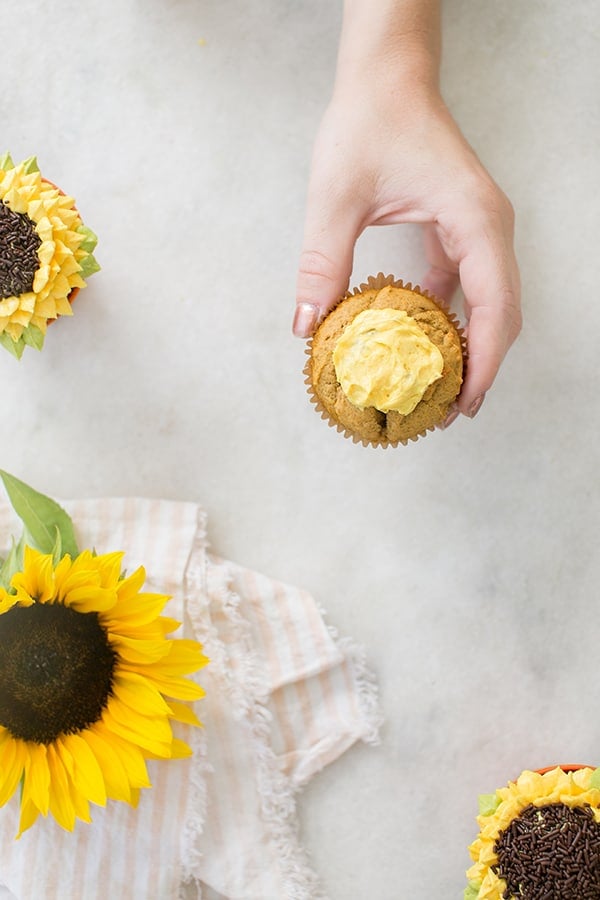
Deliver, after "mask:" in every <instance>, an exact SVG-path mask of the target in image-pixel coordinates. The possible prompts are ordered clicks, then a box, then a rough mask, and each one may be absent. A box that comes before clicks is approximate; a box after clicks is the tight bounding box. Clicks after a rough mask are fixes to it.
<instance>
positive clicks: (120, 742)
mask: <svg viewBox="0 0 600 900" xmlns="http://www.w3.org/2000/svg"><path fill="white" fill-rule="evenodd" d="M90 730H91V731H94V732H95V733H96V734H97V735H98V736H99V737H100V738H101V739H102V740H104V741H105V742H107V743H109V744H110V746H111V747H112V748H113V750H114V751H115V753H116V754H117V756H118V757H119V759H120V760H121V762H122V764H123V768H124V769H125V771H126V773H127V778H128V779H129V783H130V785H131V787H132V790H133V789H137V788H149V787H152V785H151V782H150V779H149V777H148V770H147V768H146V763H145V762H144V756H143V754H142V752H141V750H140V748H139V747H138V746H136V745H135V744H133V743H132V742H131V741H129V740H128V739H127V738H122V737H121V736H120V735H117V734H116V733H115V732H114V731H111V730H110V729H109V728H107V726H106V724H105V723H104V721H102V720H101V721H100V722H97V723H96V724H95V725H92V727H91V729H90Z"/></svg>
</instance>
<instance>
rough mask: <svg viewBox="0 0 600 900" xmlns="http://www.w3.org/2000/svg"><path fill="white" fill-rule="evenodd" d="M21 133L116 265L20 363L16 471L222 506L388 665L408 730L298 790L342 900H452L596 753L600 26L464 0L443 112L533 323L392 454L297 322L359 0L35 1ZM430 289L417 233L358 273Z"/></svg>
mask: <svg viewBox="0 0 600 900" xmlns="http://www.w3.org/2000/svg"><path fill="white" fill-rule="evenodd" d="M3 11H4V12H5V16H4V19H3V21H4V23H5V24H6V23H7V22H10V29H9V30H8V31H6V30H5V35H4V38H5V39H4V41H3V57H4V61H5V67H4V72H5V75H4V82H3V85H4V89H3V91H2V145H3V146H6V147H7V148H8V149H10V150H11V152H12V153H13V156H14V157H15V159H21V158H23V157H25V156H28V155H30V154H31V153H37V154H38V157H39V160H40V164H41V167H42V171H43V172H44V174H45V175H46V176H47V177H48V178H50V179H51V180H53V181H55V182H56V183H58V184H60V185H61V186H62V187H63V188H65V189H66V190H68V191H70V192H72V193H73V194H74V195H75V196H76V197H77V200H78V205H79V208H80V210H81V212H82V214H83V216H84V219H85V221H86V222H87V223H88V224H89V225H90V226H92V227H93V228H95V229H96V230H97V231H98V233H99V235H100V243H99V246H98V251H97V256H98V259H99V260H100V262H101V263H102V265H103V271H102V272H101V273H100V274H99V275H97V276H95V277H94V278H93V279H92V281H91V283H90V287H89V288H88V289H87V290H86V291H85V292H84V293H83V294H81V295H80V297H79V299H78V300H77V301H76V315H75V316H74V318H73V319H70V320H64V321H62V322H60V323H59V324H58V325H56V326H52V328H51V330H50V333H49V335H48V339H47V346H46V349H45V351H44V353H43V354H42V355H37V354H35V353H34V351H27V352H26V356H25V357H24V358H23V360H22V362H21V363H20V364H18V363H17V362H16V361H15V360H13V359H12V358H11V357H9V356H8V355H7V354H3V355H2V357H1V358H0V382H1V384H2V386H3V388H2V399H3V411H4V415H3V424H4V428H3V439H2V450H1V453H0V463H1V465H2V467H3V468H6V469H8V470H10V471H12V472H14V473H15V474H16V475H18V476H20V477H21V478H23V479H25V480H27V481H29V482H30V483H32V484H34V485H36V486H37V487H39V488H40V489H43V490H45V491H46V492H48V493H53V494H56V495H58V496H63V497H65V496H82V495H86V494H89V495H100V494H113V495H114V494H143V495H152V496H164V497H170V498H179V499H192V500H197V501H200V502H202V503H203V504H204V505H205V506H206V508H207V509H208V511H209V513H210V521H211V539H212V545H213V547H214V549H215V550H216V551H217V552H219V553H220V554H222V555H224V556H226V557H229V558H231V559H235V560H237V561H239V562H241V563H244V564H245V565H248V566H252V567H255V568H257V569H259V570H262V571H264V572H267V573H269V574H271V575H274V576H277V577H280V578H282V579H284V580H287V581H291V582H294V583H298V584H302V585H304V586H306V587H307V588H309V589H310V590H311V591H312V592H313V593H314V594H315V595H316V596H317V597H318V599H319V600H320V601H321V602H322V604H323V605H324V606H326V607H327V609H328V610H329V614H330V619H331V621H332V622H333V623H335V624H336V625H337V626H338V627H339V628H340V630H341V631H342V632H343V633H347V634H350V635H352V636H353V637H355V638H357V639H359V640H361V641H362V642H363V643H364V644H365V645H366V647H367V649H368V652H369V655H370V658H371V661H372V664H373V666H374V667H375V669H376V671H377V673H378V676H379V680H380V685H381V700H382V705H383V709H384V713H385V715H386V719H387V724H386V726H385V728H384V730H383V732H382V738H383V742H382V745H381V747H380V748H379V749H370V748H364V747H358V748H355V749H354V750H352V751H350V752H349V753H348V754H346V756H345V757H344V758H343V759H342V760H341V761H340V762H339V763H337V764H336V765H335V766H333V767H331V768H330V769H329V770H327V771H325V772H324V773H322V774H321V775H320V776H319V777H318V778H317V779H315V780H314V782H313V783H312V784H311V785H310V786H309V788H308V789H307V790H306V792H305V793H304V795H303V796H302V798H301V800H300V814H301V823H302V833H303V839H304V842H305V844H306V845H307V846H308V847H309V848H310V850H311V853H312V858H313V861H314V864H315V866H316V868H317V869H318V871H319V872H320V874H321V876H322V878H323V882H324V885H325V887H326V889H327V891H328V893H329V895H330V897H331V900H359V898H364V897H373V898H376V900H397V898H414V900H431V898H435V900H438V898H439V900H446V898H448V900H450V898H457V897H459V896H461V892H462V888H463V883H464V881H463V872H464V868H465V866H466V865H467V863H468V857H467V852H466V845H467V844H468V842H469V841H470V840H471V838H472V837H473V836H474V818H473V817H474V815H475V811H476V799H477V794H478V792H480V791H489V790H492V789H493V788H494V787H496V786H497V785H500V784H502V783H504V781H505V780H506V779H508V778H509V777H511V776H514V775H516V774H518V773H519V771H520V770H521V769H522V768H524V767H528V766H534V767H535V766H542V765H546V764H549V763H553V762H557V761H562V762H572V761H575V762H577V761H583V762H590V763H595V764H598V763H600V726H599V725H598V715H597V704H596V697H595V692H594V685H595V680H596V668H597V660H596V655H597V647H598V634H599V625H598V621H599V619H598V609H597V598H598V581H599V578H600V561H599V558H598V552H597V547H598V526H599V524H600V522H599V519H600V516H599V506H598V454H599V450H598V434H599V432H600V410H599V405H598V399H597V398H598V390H597V384H598V377H599V373H600V366H599V363H598V333H599V332H600V306H599V304H598V286H599V285H600V254H599V252H598V238H599V236H600V167H599V161H598V147H599V146H600V100H599V85H600V64H599V60H600V10H599V8H598V4H597V3H595V2H593V0H587V2H586V0H577V2H575V3H574V4H566V3H558V2H552V0H532V2H529V3H523V2H520V0H507V2H503V3H497V2H495V0H479V2H477V3H472V2H469V0H447V2H446V4H445V25H444V34H445V62H444V84H445V94H446V97H447V99H448V102H449V104H450V106H451V108H452V109H453V111H454V113H455V115H456V116H457V118H458V120H459V122H460V124H461V126H462V127H463V129H464V131H465V133H466V135H467V136H468V138H469V139H470V140H471V141H472V143H473V144H474V146H475V148H476V149H477V151H478V153H479V154H480V156H481V157H482V159H483V161H484V162H485V163H486V165H487V166H488V167H489V168H490V170H491V171H492V172H493V174H494V175H495V177H496V179H497V180H498V181H499V183H500V184H501V185H502V186H503V188H504V189H505V190H506V192H507V193H508V194H509V196H510V197H511V199H512V200H513V202H514V205H515V207H516V210H517V217H518V223H517V224H518V236H517V244H518V254H519V259H520V264H521V269H522V277H523V293H524V304H525V313H526V319H525V327H524V331H523V334H522V337H521V339H520V341H519V343H518V345H516V346H515V348H514V349H513V351H512V352H511V354H510V357H509V359H508V360H507V362H506V364H505V366H504V369H503V372H502V375H501V377H500V378H499V379H498V381H497V385H496V387H495V389H494V391H493V393H491V394H490V395H489V397H488V399H487V400H486V403H485V404H484V406H483V408H482V410H481V412H480V414H479V416H478V417H477V418H476V419H475V420H474V421H473V422H471V421H467V420H466V419H463V420H459V421H457V422H456V424H454V425H453V426H452V428H451V429H449V430H448V431H447V432H446V433H441V432H439V433H435V434H432V435H429V436H428V437H427V438H426V440H423V441H419V442H418V443H417V444H414V445H411V446H410V447H407V448H399V449H397V450H396V451H383V452H382V451H374V450H371V449H364V448H362V447H360V446H358V447H357V446H355V445H353V444H352V443H350V442H348V441H345V440H344V439H343V438H342V437H341V436H339V435H338V434H336V433H335V432H334V431H333V430H331V429H328V428H327V427H326V426H325V424H324V423H323V422H321V420H320V419H319V418H318V417H317V416H316V415H315V414H314V412H313V411H312V409H311V407H310V405H309V403H308V400H307V398H306V395H305V393H304V385H303V379H302V375H301V368H302V365H303V346H302V343H301V342H300V341H298V340H297V339H294V338H292V336H291V334H290V321H291V315H292V301H293V292H294V282H295V267H296V262H297V256H298V252H299V247H300V238H301V230H302V221H303V215H304V192H305V187H306V179H307V172H308V161H309V155H310V149H311V142H312V138H313V135H314V132H315V129H316V126H317V123H318V120H319V116H320V114H321V111H322V109H323V107H324V104H325V103H326V99H327V96H328V92H329V89H330V85H331V78H332V73H333V66H334V53H335V47H336V42H337V33H338V28H339V21H340V13H341V9H340V2H339V0H335V2H333V0H330V2H325V0H294V2H292V0H247V2H245V3H242V2H241V0H221V2H217V0H212V2H211V0H143V2H142V0H119V2H117V0H102V2H99V0H88V2H86V3H81V2H75V0H63V2H61V3H60V4H56V3H51V2H49V0H20V2H19V3H16V2H15V0H11V2H7V3H6V4H5V7H3ZM378 270H383V271H392V272H394V273H395V274H396V275H398V276H401V277H404V278H406V279H407V280H415V281H416V280H418V279H419V278H420V276H421V275H422V274H423V270H424V260H423V256H422V252H421V248H420V241H419V235H418V232H417V231H416V230H415V229H413V228H409V227H397V228H388V229H378V230H376V231H373V232H371V233H367V234H366V235H365V236H364V237H363V238H362V239H361V241H360V243H359V247H358V252H357V257H356V267H355V281H360V280H362V279H363V278H364V277H365V276H366V275H368V274H371V273H374V272H376V271H378Z"/></svg>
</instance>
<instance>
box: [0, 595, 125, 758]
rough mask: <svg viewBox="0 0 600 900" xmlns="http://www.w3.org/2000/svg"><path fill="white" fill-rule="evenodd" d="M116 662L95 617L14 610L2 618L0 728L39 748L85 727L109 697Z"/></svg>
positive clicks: (48, 609)
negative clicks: (38, 745)
mask: <svg viewBox="0 0 600 900" xmlns="http://www.w3.org/2000/svg"><path fill="white" fill-rule="evenodd" d="M116 661H117V654H116V652H115V650H113V648H112V647H111V645H110V643H109V641H108V636H107V634H106V631H105V630H104V628H103V627H102V625H101V624H100V621H99V619H98V615H97V613H79V612H76V611H75V610H74V609H71V608H69V607H67V606H62V605H61V604H59V603H52V604H48V603H36V604H34V605H33V606H26V607H21V606H15V607H13V608H12V609H11V610H9V611H8V612H7V613H4V615H2V616H0V725H4V727H5V728H8V730H9V731H10V732H11V734H12V735H13V736H14V737H16V738H21V739H22V740H24V741H35V742H36V743H38V744H49V743H52V741H54V740H55V739H56V738H57V737H59V735H61V734H74V733H76V732H78V731H81V730H82V729H84V728H87V727H88V726H89V725H91V724H92V723H93V722H96V721H97V720H98V719H99V718H100V717H101V715H102V710H103V709H104V707H105V706H106V703H107V701H108V698H109V697H110V695H111V690H112V683H113V673H114V669H115V665H116Z"/></svg>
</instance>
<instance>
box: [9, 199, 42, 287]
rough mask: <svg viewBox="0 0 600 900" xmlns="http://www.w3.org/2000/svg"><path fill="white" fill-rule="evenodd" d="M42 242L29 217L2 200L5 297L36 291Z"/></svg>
mask: <svg viewBox="0 0 600 900" xmlns="http://www.w3.org/2000/svg"><path fill="white" fill-rule="evenodd" d="M41 243H42V241H41V238H40V236H39V235H38V234H37V233H36V231H35V223H34V222H33V221H32V220H31V219H30V218H29V216H28V215H26V214H25V213H16V212H13V211H12V209H9V208H8V206H7V205H6V203H4V202H2V201H0V298H1V299H4V298H5V297H18V296H19V295H20V294H26V293H28V292H29V291H31V290H33V280H34V278H35V273H36V272H37V270H38V269H39V267H40V261H39V259H38V255H37V252H38V249H39V247H40V245H41Z"/></svg>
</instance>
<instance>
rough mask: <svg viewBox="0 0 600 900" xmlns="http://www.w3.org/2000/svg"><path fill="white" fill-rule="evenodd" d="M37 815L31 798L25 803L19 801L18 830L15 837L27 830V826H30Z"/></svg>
mask: <svg viewBox="0 0 600 900" xmlns="http://www.w3.org/2000/svg"><path fill="white" fill-rule="evenodd" d="M38 815H39V810H38V809H37V808H36V806H35V805H34V804H33V803H32V802H31V800H28V801H27V803H21V816H20V819H19V831H18V832H17V838H20V837H21V835H22V834H23V832H24V831H27V829H28V828H31V826H32V825H33V823H34V822H35V820H36V819H37V817H38Z"/></svg>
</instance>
